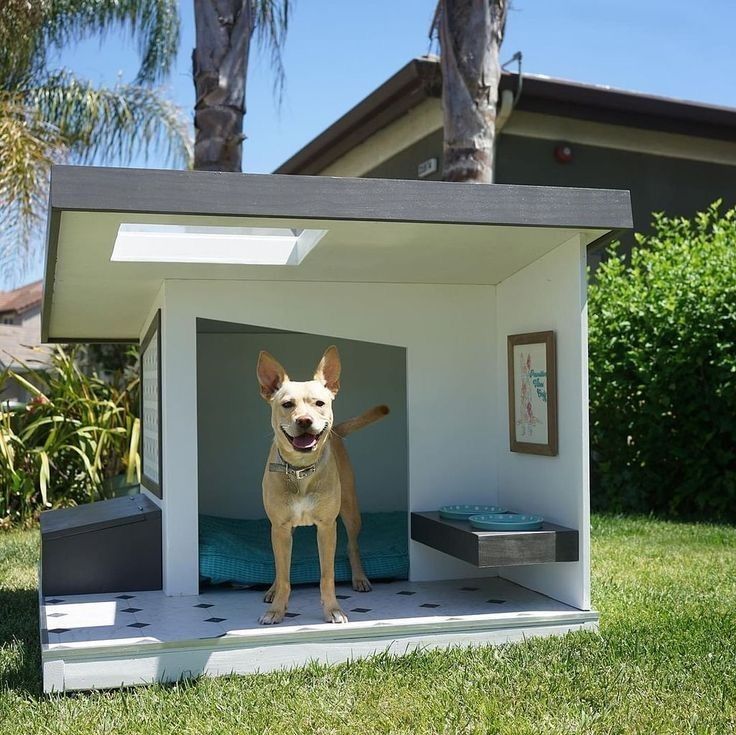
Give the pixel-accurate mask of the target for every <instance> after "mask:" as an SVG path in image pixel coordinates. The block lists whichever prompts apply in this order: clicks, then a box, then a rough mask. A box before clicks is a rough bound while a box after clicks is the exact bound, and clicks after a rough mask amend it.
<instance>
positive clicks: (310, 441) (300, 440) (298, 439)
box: [291, 434, 317, 449]
mask: <svg viewBox="0 0 736 735" xmlns="http://www.w3.org/2000/svg"><path fill="white" fill-rule="evenodd" d="M291 443H292V444H293V445H294V446H295V447H296V448H297V449H310V448H311V447H313V446H314V445H315V444H316V443H317V437H316V436H314V434H302V435H301V436H295V437H294V438H293V439H292V440H291Z"/></svg>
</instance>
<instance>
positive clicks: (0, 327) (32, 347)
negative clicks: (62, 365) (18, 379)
mask: <svg viewBox="0 0 736 735" xmlns="http://www.w3.org/2000/svg"><path fill="white" fill-rule="evenodd" d="M40 343H41V334H40V331H39V328H38V322H37V321H36V326H35V327H31V326H22V325H20V324H0V367H2V368H11V369H13V370H16V371H18V372H24V371H25V368H26V367H28V368H31V369H43V368H45V367H47V366H48V365H49V364H50V362H51V354H50V353H49V351H48V349H44V348H40V347H39V345H40Z"/></svg>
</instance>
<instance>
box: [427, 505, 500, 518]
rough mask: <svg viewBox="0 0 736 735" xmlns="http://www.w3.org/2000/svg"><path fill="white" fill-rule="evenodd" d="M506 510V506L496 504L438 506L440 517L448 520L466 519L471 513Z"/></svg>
mask: <svg viewBox="0 0 736 735" xmlns="http://www.w3.org/2000/svg"><path fill="white" fill-rule="evenodd" d="M506 512H507V511H506V508H500V507H499V506H497V505H443V506H442V507H441V508H440V518H446V519H447V520H448V521H467V520H468V518H470V516H473V515H479V514H485V513H506Z"/></svg>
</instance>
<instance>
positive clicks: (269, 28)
mask: <svg viewBox="0 0 736 735" xmlns="http://www.w3.org/2000/svg"><path fill="white" fill-rule="evenodd" d="M250 2H251V3H252V4H253V8H252V12H253V19H254V24H253V25H254V35H255V38H256V41H257V43H258V47H259V49H260V50H261V51H268V52H269V53H270V56H271V66H272V68H273V72H274V91H275V92H276V95H277V97H278V100H279V102H281V97H282V95H283V91H284V83H285V81H286V73H285V71H284V60H283V56H282V52H283V49H284V43H285V42H286V32H287V31H288V29H289V20H290V18H291V12H292V10H293V6H294V4H293V2H292V1H291V0H250Z"/></svg>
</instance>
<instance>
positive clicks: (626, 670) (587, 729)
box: [0, 517, 736, 735]
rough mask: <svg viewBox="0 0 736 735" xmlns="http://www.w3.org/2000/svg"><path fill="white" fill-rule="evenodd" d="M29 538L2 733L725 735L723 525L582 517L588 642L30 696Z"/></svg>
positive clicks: (8, 554) (727, 645)
mask: <svg viewBox="0 0 736 735" xmlns="http://www.w3.org/2000/svg"><path fill="white" fill-rule="evenodd" d="M37 544H38V537H37V534H36V532H13V533H7V534H4V535H0V646H1V647H0V733H2V735H15V734H16V733H17V734H18V735H21V734H22V735H29V734H30V733H36V732H43V733H54V735H56V734H61V733H70V734H71V733H74V735H78V734H79V733H116V735H117V734H122V733H145V734H146V735H154V734H156V733H176V735H184V734H185V733H193V734H196V735H204V734H205V733H223V734H224V733H237V732H244V733H250V732H253V733H260V732H274V733H279V735H288V734H290V733H295V734H296V733H298V734H299V735H306V734H307V733H332V732H339V733H351V734H353V735H365V734H366V733H440V732H448V733H461V732H462V733H465V732H469V733H475V732H478V733H495V732H499V733H513V734H514V735H523V734H524V733H545V735H546V734H552V733H586V734H587V733H647V734H648V733H677V734H678V735H680V734H682V733H719V734H720V733H734V732H736V528H733V527H728V526H712V525H701V524H675V523H665V522H660V521H652V520H647V519H614V518H607V517H596V518H594V521H593V593H594V604H595V606H596V608H597V609H598V610H599V611H600V613H601V618H602V619H601V634H600V635H594V634H591V633H573V634H568V635H567V636H565V637H564V638H547V639H537V640H529V641H526V642H524V643H521V644H516V645H510V646H504V647H501V648H491V647H486V648H478V649H466V650H452V651H436V652H429V653H415V654H411V655H408V656H406V657H403V658H401V657H400V658H394V657H389V656H379V657H375V658H373V659H371V660H368V661H360V662H355V663H350V664H343V665H340V666H335V667H332V668H329V667H323V666H317V665H313V666H308V667H305V668H302V669H298V670H294V671H290V672H288V673H275V674H268V675H262V676H242V677H240V676H231V677H223V678H220V679H204V678H202V679H199V680H197V681H193V682H186V683H181V684H177V685H170V686H151V687H142V688H137V689H128V690H126V691H111V692H96V693H81V694H74V695H67V696H44V695H42V694H41V690H40V686H41V684H40V661H39V648H38V630H37V610H36V593H35V585H36V563H37V552H36V547H37Z"/></svg>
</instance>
